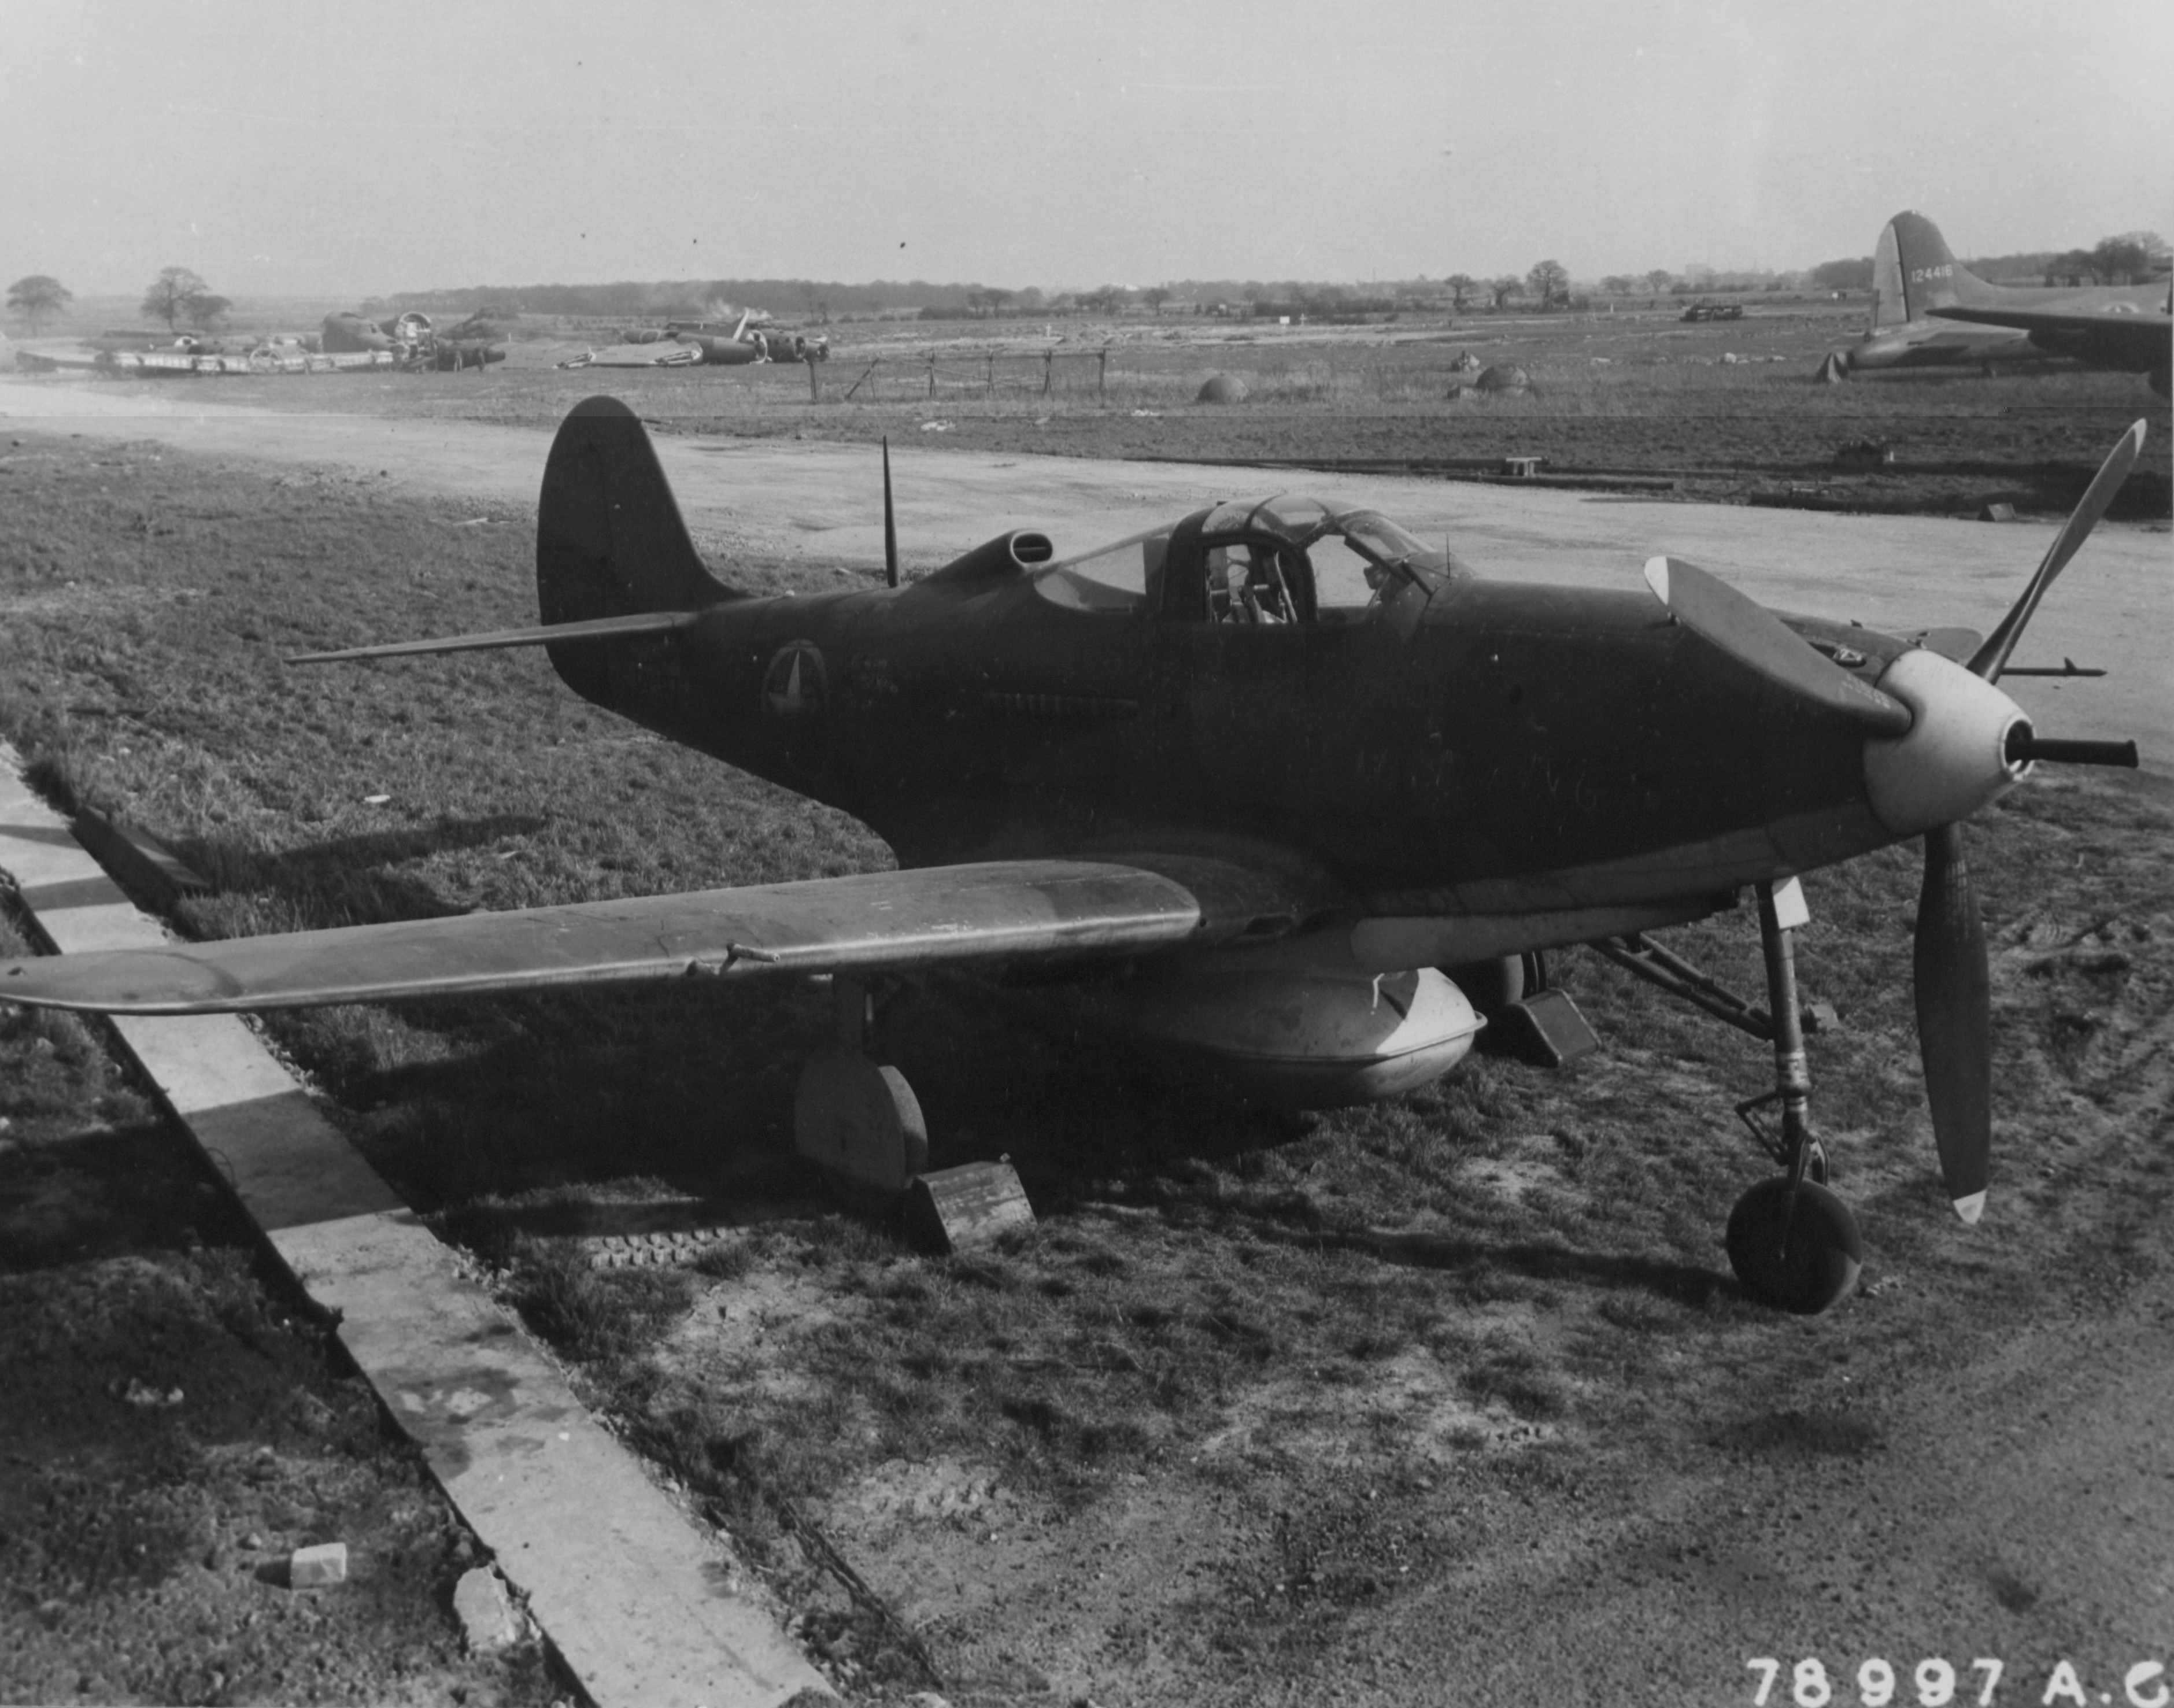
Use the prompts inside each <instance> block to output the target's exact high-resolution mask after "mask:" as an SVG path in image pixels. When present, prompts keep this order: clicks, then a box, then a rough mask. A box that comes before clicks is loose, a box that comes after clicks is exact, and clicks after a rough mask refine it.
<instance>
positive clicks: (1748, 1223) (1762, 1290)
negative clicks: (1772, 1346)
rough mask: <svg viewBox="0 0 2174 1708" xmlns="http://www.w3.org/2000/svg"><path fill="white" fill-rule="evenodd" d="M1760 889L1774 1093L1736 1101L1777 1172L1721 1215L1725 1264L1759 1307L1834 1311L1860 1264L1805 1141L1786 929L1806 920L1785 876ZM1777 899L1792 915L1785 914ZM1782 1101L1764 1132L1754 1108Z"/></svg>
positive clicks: (1806, 1107) (1849, 1229)
mask: <svg viewBox="0 0 2174 1708" xmlns="http://www.w3.org/2000/svg"><path fill="white" fill-rule="evenodd" d="M1758 889H1759V942H1760V948H1761V949H1763V950H1764V951H1765V952H1766V1003H1767V1013H1769V1014H1771V1016H1772V1019H1771V1027H1772V1034H1773V1042H1774V1089H1773V1090H1772V1091H1771V1093H1769V1094H1768V1095H1766V1096H1764V1097H1759V1098H1754V1099H1753V1100H1751V1101H1749V1103H1745V1104H1743V1105H1739V1107H1738V1109H1737V1113H1738V1114H1739V1116H1742V1117H1743V1118H1744V1124H1745V1125H1746V1126H1747V1127H1750V1129H1751V1131H1752V1134H1753V1136H1754V1137H1755V1138H1757V1139H1758V1140H1759V1141H1760V1145H1761V1146H1762V1148H1763V1149H1765V1150H1766V1152H1767V1154H1769V1155H1771V1157H1772V1158H1773V1159H1774V1160H1775V1161H1776V1162H1777V1163H1779V1164H1780V1165H1782V1173H1781V1175H1780V1176H1777V1177H1776V1178H1772V1179H1768V1180H1763V1181H1759V1182H1758V1183H1757V1184H1756V1185H1755V1186H1752V1187H1751V1189H1750V1190H1749V1191H1748V1192H1745V1193H1744V1196H1743V1197H1740V1198H1739V1199H1738V1200H1737V1201H1736V1208H1734V1209H1733V1210H1731V1211H1730V1212H1729V1214H1728V1262H1729V1267H1731V1268H1733V1269H1734V1270H1735V1271H1736V1278H1737V1280H1738V1282H1739V1284H1742V1286H1743V1288H1744V1291H1745V1292H1746V1293H1747V1294H1749V1295H1750V1296H1751V1297H1752V1298H1754V1299H1755V1300H1758V1301H1759V1302H1760V1304H1761V1305H1773V1306H1775V1307H1776V1308H1777V1309H1779V1310H1782V1311H1790V1312H1793V1314H1795V1315H1797V1316H1817V1315H1819V1313H1820V1312H1821V1311H1825V1310H1828V1309H1830V1308H1831V1307H1832V1306H1834V1305H1839V1304H1840V1303H1841V1301H1842V1300H1844V1299H1846V1298H1847V1297H1848V1296H1849V1294H1850V1291H1851V1289H1852V1288H1854V1287H1855V1286H1856V1285H1857V1278H1858V1272H1859V1271H1861V1270H1862V1269H1863V1267H1864V1240H1863V1235H1860V1234H1859V1233H1858V1227H1857V1218H1856V1217H1855V1216H1854V1215H1852V1214H1851V1213H1850V1208H1849V1206H1848V1205H1847V1204H1846V1203H1843V1202H1842V1201H1841V1199H1840V1198H1839V1197H1836V1195H1835V1194H1834V1192H1832V1191H1831V1189H1830V1188H1829V1187H1828V1186H1827V1185H1826V1178H1827V1159H1826V1153H1825V1151H1824V1150H1823V1149H1820V1142H1819V1140H1818V1139H1817V1138H1814V1137H1813V1135H1812V1127H1811V1120H1810V1115H1809V1111H1810V1106H1811V1093H1812V1079H1811V1070H1810V1067H1809V1065H1808V1064H1807V1062H1806V1060H1805V1056H1804V1020H1803V1017H1802V1014H1801V1013H1800V1012H1799V1010H1798V1006H1797V961H1796V954H1795V950H1794V948H1793V944H1792V943H1791V940H1790V932H1792V931H1793V930H1794V929H1795V928H1796V927H1798V926H1799V925H1802V924H1803V923H1804V920H1805V917H1806V916H1805V915H1804V912H1803V907H1804V902H1803V899H1802V893H1801V892H1800V891H1798V889H1797V887H1796V881H1795V880H1794V879H1793V878H1792V879H1790V880H1789V881H1788V882H1787V884H1760V885H1759V886H1758ZM1777 895H1778V896H1779V897H1780V898H1781V900H1782V903H1784V904H1786V905H1787V906H1788V907H1789V909H1790V912H1789V913H1788V915H1787V917H1786V918H1785V916H1784V915H1783V913H1782V907H1781V905H1777ZM1769 1103H1779V1104H1780V1105H1782V1130H1781V1132H1780V1133H1779V1134H1778V1135H1777V1134H1773V1133H1770V1132H1768V1131H1767V1130H1766V1128H1765V1127H1763V1126H1762V1125H1761V1124H1760V1122H1759V1120H1758V1118H1757V1116H1756V1114H1755V1111H1757V1110H1758V1109H1759V1108H1760V1105H1765V1104H1769Z"/></svg>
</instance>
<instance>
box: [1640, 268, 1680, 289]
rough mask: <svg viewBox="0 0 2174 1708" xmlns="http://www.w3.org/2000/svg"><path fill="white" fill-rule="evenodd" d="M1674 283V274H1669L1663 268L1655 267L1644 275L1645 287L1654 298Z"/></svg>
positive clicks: (1666, 269)
mask: <svg viewBox="0 0 2174 1708" xmlns="http://www.w3.org/2000/svg"><path fill="white" fill-rule="evenodd" d="M1675 282H1676V276H1675V274H1674V273H1671V272H1669V271H1668V268H1665V267H1657V268H1654V269H1653V270H1652V272H1651V273H1647V275H1646V284H1647V288H1648V289H1651V290H1652V293H1653V295H1656V296H1658V295H1660V294H1661V293H1662V292H1663V291H1664V290H1666V289H1668V287H1669V286H1670V285H1672V284H1674V283H1675Z"/></svg>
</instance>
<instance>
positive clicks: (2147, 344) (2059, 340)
mask: <svg viewBox="0 0 2174 1708" xmlns="http://www.w3.org/2000/svg"><path fill="white" fill-rule="evenodd" d="M1872 283H1873V311H1872V329H1871V332H1870V333H1869V334H1868V338H1867V342H1868V343H1876V342H1877V341H1878V340H1879V338H1880V336H1881V335H1882V334H1883V333H1887V332H1894V331H1896V330H1899V329H1901V328H1903V327H1908V326H1911V325H1913V324H1915V323H1918V322H1927V321H1939V322H1961V323H1963V324H1965V325H1967V326H1971V327H2002V328H2005V329H2006V330H2007V331H2008V332H2010V333H2011V334H2014V335H2020V338H2027V340H2028V341H2029V344H2030V347H2031V350H2032V351H2033V352H2035V353H2037V354H2042V355H2048V356H2060V357H2066V358H2069V359H2072V360H2074V361H2079V362H2081V363H2083V364H2084V365H2085V366H2086V367H2094V368H2113V369H2117V370H2121V371H2123V372H2126V373H2139V374H2144V375H2147V376H2150V382H2151V389H2152V390H2153V391H2155V392H2158V393H2159V394H2160V396H2161V397H2165V396H2166V395H2167V394H2168V386H2169V367H2168V361H2169V355H2170V351H2174V293H2170V291H2169V289H2168V287H2167V285H2166V283H2165V281H2164V280H2163V279H2162V280H2152V281H2145V282H2142V283H2132V284H2125V285H2123V284H2101V285H2089V286H2074V285H2072V286H2070V287H2069V289H2058V288H2052V289H2030V288H2019V287H2017V286H2014V285H2004V284H1991V283H1989V282H1987V280H1985V279H1982V278H1979V277H1978V276H1977V274H1976V273H1972V272H1971V270H1970V269H1969V268H1966V267H1965V266H1964V265H1963V264H1962V263H1961V262H1960V261H1957V260H1956V259H1955V255H1954V252H1953V251H1950V249H1949V247H1948V245H1947V240H1946V239H1944V238H1943V237H1942V236H1941V235H1940V230H1939V227H1938V226H1937V225H1935V224H1933V222H1932V221H1931V220H1929V219H1927V218H1926V217H1925V216H1924V215H1923V214H1912V213H1902V214H1896V215H1895V217H1894V218H1893V219H1890V220H1889V221H1888V222H1887V224H1886V226H1885V229H1884V230H1882V231H1881V232H1880V234H1879V246H1878V247H1877V249H1876V250H1875V251H1874V255H1873V268H1872ZM1928 354H1930V353H1929V352H1928ZM1982 354H1987V355H1990V354H1993V352H1991V351H1987V352H1983V353H1982ZM1857 365H1861V366H1873V365H1885V364H1876V363H1875V362H1874V360H1872V359H1868V358H1867V357H1860V359H1859V360H1858V364H1857ZM1898 365H1900V364H1898Z"/></svg>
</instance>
